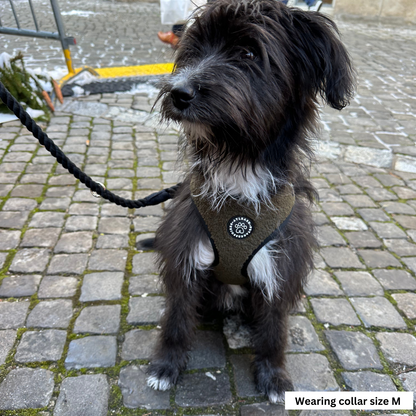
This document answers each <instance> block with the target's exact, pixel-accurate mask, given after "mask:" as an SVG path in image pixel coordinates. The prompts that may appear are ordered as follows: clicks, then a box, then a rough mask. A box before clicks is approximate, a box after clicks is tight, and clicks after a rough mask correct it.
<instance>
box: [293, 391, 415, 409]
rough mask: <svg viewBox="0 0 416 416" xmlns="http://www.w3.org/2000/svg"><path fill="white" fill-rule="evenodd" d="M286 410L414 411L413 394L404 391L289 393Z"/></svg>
mask: <svg viewBox="0 0 416 416" xmlns="http://www.w3.org/2000/svg"><path fill="white" fill-rule="evenodd" d="M285 409H286V410H302V409H308V410H312V409H313V410H412V409H413V393H412V392H403V391H314V392H312V391H287V392H286V393H285Z"/></svg>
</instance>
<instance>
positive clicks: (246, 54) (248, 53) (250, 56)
mask: <svg viewBox="0 0 416 416" xmlns="http://www.w3.org/2000/svg"><path fill="white" fill-rule="evenodd" d="M241 59H247V60H250V61H254V60H255V59H256V55H255V54H254V52H252V51H247V50H246V51H243V52H242V53H241Z"/></svg>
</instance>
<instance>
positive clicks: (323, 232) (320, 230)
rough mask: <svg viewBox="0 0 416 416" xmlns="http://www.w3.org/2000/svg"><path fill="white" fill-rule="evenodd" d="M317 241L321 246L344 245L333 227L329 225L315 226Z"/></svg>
mask: <svg viewBox="0 0 416 416" xmlns="http://www.w3.org/2000/svg"><path fill="white" fill-rule="evenodd" d="M317 236H318V242H319V245H320V246H321V247H325V246H345V245H346V242H345V241H344V239H343V238H342V236H341V234H339V233H338V232H337V231H336V230H335V229H333V228H332V227H331V226H329V225H324V226H321V227H317Z"/></svg>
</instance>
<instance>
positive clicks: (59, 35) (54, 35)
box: [0, 0, 76, 74]
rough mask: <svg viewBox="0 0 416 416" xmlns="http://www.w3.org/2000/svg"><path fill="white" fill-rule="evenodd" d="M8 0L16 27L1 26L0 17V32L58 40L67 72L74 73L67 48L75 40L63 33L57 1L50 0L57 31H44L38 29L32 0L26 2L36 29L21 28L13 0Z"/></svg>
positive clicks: (62, 23)
mask: <svg viewBox="0 0 416 416" xmlns="http://www.w3.org/2000/svg"><path fill="white" fill-rule="evenodd" d="M9 2H10V6H11V8H12V12H13V16H14V19H15V21H16V25H17V28H12V27H5V26H3V25H2V23H1V19H0V33H4V34H7V35H18V36H29V37H34V38H46V39H55V40H59V41H60V42H61V45H62V50H63V52H64V56H65V62H66V66H67V67H68V72H69V73H70V74H74V73H75V71H74V68H73V66H72V58H71V52H70V50H69V45H75V44H76V41H75V38H73V37H72V36H66V35H65V26H64V22H63V21H62V16H61V11H60V9H59V5H58V1H57V0H50V2H51V6H52V11H53V14H54V16H55V23H56V28H57V29H58V32H45V31H42V30H39V25H38V22H37V19H36V15H35V9H34V8H33V4H32V0H28V2H29V6H30V11H31V13H32V17H33V21H34V23H35V28H36V30H31V29H22V28H21V27H20V23H19V18H18V16H17V13H16V9H15V7H14V4H13V0H9Z"/></svg>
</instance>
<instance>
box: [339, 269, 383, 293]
mask: <svg viewBox="0 0 416 416" xmlns="http://www.w3.org/2000/svg"><path fill="white" fill-rule="evenodd" d="M335 276H336V277H337V279H338V280H339V281H340V282H341V285H342V288H343V289H344V292H345V293H346V294H347V295H348V296H371V295H381V296H382V295H384V290H383V288H382V287H381V286H380V284H379V283H378V282H377V280H376V279H374V277H372V276H371V275H370V273H367V272H335Z"/></svg>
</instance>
